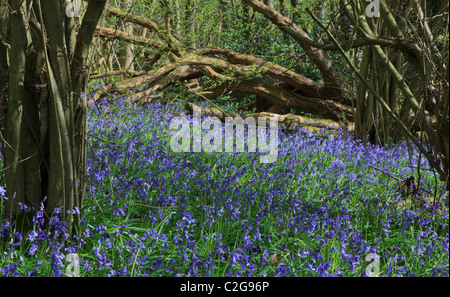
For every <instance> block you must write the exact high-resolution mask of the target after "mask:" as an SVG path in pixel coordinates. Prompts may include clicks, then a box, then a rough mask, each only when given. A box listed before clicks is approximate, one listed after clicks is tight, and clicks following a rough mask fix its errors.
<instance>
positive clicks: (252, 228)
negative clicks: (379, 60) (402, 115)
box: [0, 98, 449, 276]
mask: <svg viewBox="0 0 450 297" xmlns="http://www.w3.org/2000/svg"><path fill="white" fill-rule="evenodd" d="M112 102H113V103H112ZM182 110H183V108H182V106H181V105H177V104H172V105H169V104H168V105H163V104H161V103H152V104H146V105H137V104H132V103H129V102H128V101H125V100H122V99H120V98H117V99H116V100H113V101H111V102H108V101H104V102H102V103H98V104H97V105H90V106H89V108H88V125H89V133H88V137H89V139H88V140H89V141H88V148H87V149H88V169H87V188H86V198H85V201H84V205H83V208H82V209H74V210H72V211H76V212H80V213H81V214H82V217H83V219H82V222H81V226H82V228H81V230H78V232H76V233H75V234H73V235H69V232H68V230H67V226H66V224H65V223H64V222H62V221H60V220H59V219H58V216H57V215H54V216H52V217H51V218H50V219H49V220H45V219H44V217H45V214H44V213H43V211H42V209H41V210H38V211H37V212H35V213H34V216H33V221H32V224H31V226H32V227H31V228H30V229H29V230H23V228H22V230H20V228H19V225H18V224H16V222H14V221H12V220H11V219H5V220H3V221H1V224H0V275H3V276H64V275H66V268H67V267H68V266H69V264H70V261H68V260H67V259H68V258H67V255H68V254H70V253H76V254H77V255H78V257H79V261H80V262H79V264H80V266H79V267H80V275H81V276H366V269H367V267H368V266H369V265H372V266H374V264H377V265H378V267H379V275H380V276H448V273H449V268H448V267H449V256H448V252H449V251H448V249H449V233H448V208H447V206H446V205H445V203H442V204H441V205H438V206H433V205H431V204H429V203H425V205H423V206H421V207H415V206H414V205H412V204H406V203H402V201H406V200H407V199H408V197H407V196H405V194H402V191H401V187H402V185H401V183H399V182H397V181H396V180H395V179H394V178H393V177H392V176H396V177H400V178H406V177H409V176H411V175H415V176H416V177H417V169H415V167H417V166H418V165H419V166H421V167H422V168H428V167H427V163H426V160H425V158H423V157H422V158H421V157H420V155H419V154H418V153H416V152H415V151H412V149H411V148H410V146H408V145H407V144H399V145H396V146H391V147H389V148H382V147H379V146H373V145H367V144H363V143H362V142H361V141H355V140H352V138H351V136H349V135H346V134H345V133H340V132H339V133H338V132H333V133H314V134H312V133H310V132H307V131H304V130H299V131H297V132H291V133H284V132H283V131H280V134H279V154H278V159H277V161H276V162H274V163H268V164H262V163H260V162H259V154H260V153H259V152H255V153H249V152H241V153H218V152H213V153H206V152H201V153H175V152H172V150H171V149H170V145H169V143H170V137H171V135H173V131H171V130H170V129H169V123H170V119H171V117H172V115H173V114H176V113H178V112H181V111H182ZM375 167H376V168H378V169H379V170H377V169H375ZM1 183H2V184H1V185H3V186H4V181H1ZM421 184H422V192H421V193H419V196H421V197H426V196H430V195H436V194H435V192H437V194H439V193H440V191H435V190H436V187H437V186H436V180H435V176H434V175H433V173H431V172H429V171H426V170H423V171H422V173H421ZM437 185H438V186H439V189H440V187H441V186H442V185H441V184H439V183H438V184H437ZM441 198H442V199H441V201H445V200H446V201H447V203H448V193H444V194H443V197H441ZM4 199H6V198H5V196H4V189H3V187H0V201H1V203H2V204H3V202H4ZM2 200H3V201H2ZM0 206H1V205H0ZM24 207H25V206H24ZM59 211H63V210H59ZM369 254H376V255H378V257H379V258H378V262H377V263H371V262H370V259H369V260H366V259H367V257H368V255H369ZM373 269H375V268H373ZM371 271H372V270H371ZM373 271H375V270H373Z"/></svg>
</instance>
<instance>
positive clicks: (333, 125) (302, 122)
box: [185, 102, 354, 131]
mask: <svg viewBox="0 0 450 297" xmlns="http://www.w3.org/2000/svg"><path fill="white" fill-rule="evenodd" d="M185 108H186V110H187V111H188V113H189V114H193V112H194V109H196V110H198V111H200V115H201V116H210V117H217V118H218V119H219V120H221V121H222V122H225V119H226V118H227V117H228V118H233V119H235V118H237V117H240V118H243V119H245V118H248V117H253V118H255V120H258V118H265V119H266V124H267V125H269V123H270V121H269V120H270V119H273V118H276V119H277V121H278V126H279V127H281V128H282V129H284V130H290V131H295V130H298V129H300V128H305V129H309V130H314V129H332V130H339V129H341V130H344V131H353V129H354V125H353V124H346V123H343V122H334V121H330V120H322V119H312V118H307V117H303V116H299V115H293V114H286V115H280V114H276V113H270V112H259V113H252V114H246V115H240V114H238V113H234V112H228V111H227V112H225V111H223V110H220V109H218V108H204V107H200V106H198V105H195V104H193V103H189V102H188V103H187V104H186V106H185Z"/></svg>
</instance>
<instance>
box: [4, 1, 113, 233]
mask: <svg viewBox="0 0 450 297" xmlns="http://www.w3.org/2000/svg"><path fill="white" fill-rule="evenodd" d="M61 3H62V2H60V1H56V2H50V1H42V0H40V1H33V2H31V1H25V0H23V1H10V5H11V9H12V11H14V13H11V14H10V19H9V25H10V28H11V29H12V30H11V31H10V33H9V35H8V38H7V42H8V43H9V44H10V45H11V51H10V64H9V65H11V67H7V69H8V70H9V76H8V77H7V85H8V94H7V98H6V102H7V103H6V106H5V107H6V111H5V113H6V121H4V122H3V124H4V125H5V127H4V128H3V127H2V140H3V139H4V141H3V142H2V146H3V147H2V150H3V151H4V152H5V153H4V156H3V154H2V156H3V158H4V165H5V166H4V168H5V175H6V177H5V179H6V191H7V192H6V195H7V197H8V198H10V199H8V200H7V203H6V205H5V209H4V212H3V214H4V215H5V216H6V217H8V216H9V215H12V216H16V215H20V214H21V209H22V207H21V206H20V203H22V204H24V205H27V206H28V207H33V208H34V209H35V210H38V209H39V208H40V206H41V203H44V206H45V211H46V212H47V213H48V215H51V213H52V212H53V211H54V210H55V209H56V208H60V207H62V208H63V209H62V212H61V217H62V219H64V220H65V221H67V222H68V224H69V230H71V226H72V222H73V220H74V219H75V222H79V216H78V215H75V216H74V213H73V211H72V210H73V209H74V207H77V208H81V206H82V197H83V193H82V190H83V179H84V175H85V157H84V156H85V133H86V117H85V114H86V110H85V109H86V105H85V103H83V100H82V98H81V97H80V95H81V94H82V93H83V92H84V88H85V84H86V79H85V76H86V74H87V71H86V69H85V62H86V58H87V55H88V51H89V46H90V44H91V42H92V38H93V35H94V31H95V27H96V24H97V23H98V20H99V18H100V16H101V14H102V12H103V10H104V7H105V4H106V0H91V1H89V4H88V7H87V11H86V14H85V16H84V18H83V23H82V25H81V27H80V29H79V32H78V35H77V36H76V38H75V35H74V30H75V26H74V20H73V17H72V18H70V17H69V16H68V15H67V14H66V8H67V6H61ZM30 4H31V5H30ZM66 5H71V3H67V4H66ZM29 8H32V9H33V11H34V14H33V13H31V12H30V11H28V9H29ZM67 9H68V8H67ZM28 15H33V17H30V18H27V17H26V16H28ZM34 16H35V17H36V18H35V17H34ZM2 20H4V19H2ZM2 28H3V27H2ZM0 61H2V68H0V69H1V70H2V72H1V73H3V69H4V68H5V67H4V65H5V64H3V61H4V57H2V51H0ZM12 65H14V67H12ZM0 78H1V79H3V80H5V77H4V76H0ZM3 98H4V95H2V99H3ZM84 101H85V100H84ZM80 185H81V187H80ZM45 198H46V199H45Z"/></svg>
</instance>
